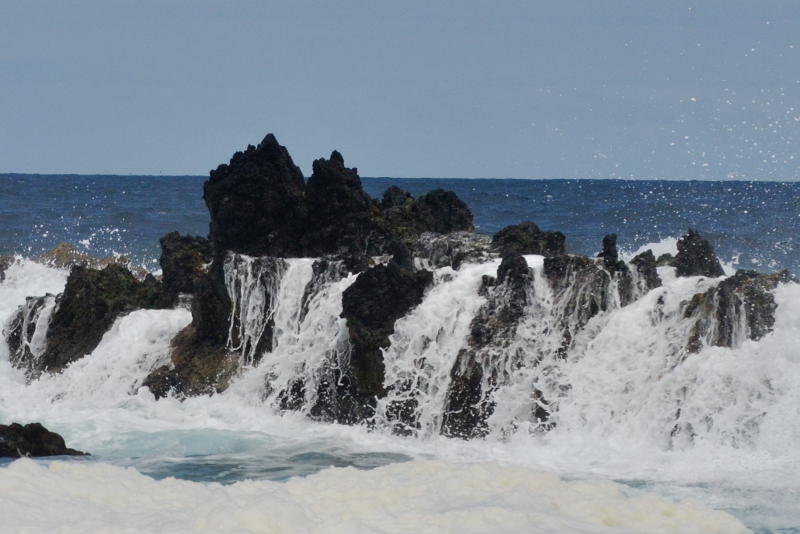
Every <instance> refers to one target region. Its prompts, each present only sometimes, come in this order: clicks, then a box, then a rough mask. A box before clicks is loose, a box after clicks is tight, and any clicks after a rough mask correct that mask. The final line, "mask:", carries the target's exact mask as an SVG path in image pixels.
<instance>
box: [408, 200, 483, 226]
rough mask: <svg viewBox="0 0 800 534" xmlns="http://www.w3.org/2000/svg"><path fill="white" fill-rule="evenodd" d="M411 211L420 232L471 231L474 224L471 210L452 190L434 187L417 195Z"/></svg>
mask: <svg viewBox="0 0 800 534" xmlns="http://www.w3.org/2000/svg"><path fill="white" fill-rule="evenodd" d="M413 212H414V214H415V216H416V218H417V220H418V221H419V228H420V230H421V231H422V232H437V233H439V234H447V233H450V232H461V231H466V232H472V231H474V230H475V226H474V223H473V220H472V212H470V211H469V208H468V207H467V205H466V204H464V202H462V201H461V199H460V198H458V196H457V195H456V194H455V193H453V192H452V191H445V190H444V189H434V190H433V191H429V192H427V193H425V194H424V195H422V196H421V197H419V198H418V199H417V200H416V202H415V203H414V207H413Z"/></svg>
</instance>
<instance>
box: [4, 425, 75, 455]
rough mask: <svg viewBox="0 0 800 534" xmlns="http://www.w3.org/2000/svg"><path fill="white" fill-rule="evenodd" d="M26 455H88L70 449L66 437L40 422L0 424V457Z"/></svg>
mask: <svg viewBox="0 0 800 534" xmlns="http://www.w3.org/2000/svg"><path fill="white" fill-rule="evenodd" d="M25 456H33V457H37V456H88V453H86V452H82V451H77V450H75V449H70V448H69V447H67V445H66V444H65V443H64V438H62V437H61V436H60V435H59V434H56V433H55V432H51V431H49V430H47V429H46V428H45V427H43V426H42V425H41V424H39V423H29V424H27V425H21V424H19V423H11V424H10V425H0V458H22V457H25Z"/></svg>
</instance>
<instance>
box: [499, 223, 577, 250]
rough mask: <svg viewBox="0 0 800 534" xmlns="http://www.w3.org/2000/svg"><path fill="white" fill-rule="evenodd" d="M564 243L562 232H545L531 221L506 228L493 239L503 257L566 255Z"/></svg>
mask: <svg viewBox="0 0 800 534" xmlns="http://www.w3.org/2000/svg"><path fill="white" fill-rule="evenodd" d="M564 243H565V238H564V234H562V233H561V232H543V231H541V230H539V227H538V226H536V225H535V224H533V223H532V222H530V221H525V222H521V223H519V224H514V225H511V226H506V227H505V228H503V229H502V230H500V231H499V232H497V233H496V234H495V235H494V237H492V246H493V247H494V248H495V250H497V251H498V252H500V253H501V254H503V255H505V254H539V255H541V256H558V255H561V254H564V253H565V245H564Z"/></svg>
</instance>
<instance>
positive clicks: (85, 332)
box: [31, 264, 162, 372]
mask: <svg viewBox="0 0 800 534" xmlns="http://www.w3.org/2000/svg"><path fill="white" fill-rule="evenodd" d="M161 298H162V294H161V287H160V284H159V283H158V282H157V281H156V280H155V279H154V278H153V277H152V276H148V277H147V278H145V280H143V281H139V280H137V279H136V278H135V277H134V276H133V275H132V274H131V273H130V271H128V270H127V269H125V268H124V267H122V266H120V265H116V264H111V265H108V266H106V267H105V268H104V269H102V270H96V269H89V268H86V267H81V266H76V267H73V269H72V271H71V272H70V275H69V278H68V279H67V285H66V287H65V288H64V292H63V293H62V294H61V295H59V296H58V298H57V301H56V308H55V310H54V311H53V315H52V319H51V321H50V326H49V328H48V330H47V348H46V349H45V351H44V353H43V354H42V355H41V357H40V358H38V359H37V360H35V361H33V362H31V368H32V370H34V371H50V372H57V371H60V370H61V369H63V368H64V367H65V366H67V365H68V364H70V363H72V362H73V361H75V360H77V359H79V358H82V357H83V356H85V355H87V354H90V353H91V352H92V351H93V350H94V349H95V347H97V345H98V344H99V343H100V340H101V339H102V337H103V334H105V333H106V331H108V329H109V328H110V327H111V325H112V324H113V323H114V321H115V320H116V319H117V317H119V316H120V315H122V314H123V313H126V312H130V311H133V310H136V309H141V308H154V307H158V305H159V303H160V299H161Z"/></svg>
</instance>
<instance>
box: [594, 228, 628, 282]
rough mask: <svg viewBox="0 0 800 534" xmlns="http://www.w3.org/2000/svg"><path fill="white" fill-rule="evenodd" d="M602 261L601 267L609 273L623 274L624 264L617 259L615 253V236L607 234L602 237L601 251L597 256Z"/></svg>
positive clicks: (625, 268) (617, 253) (616, 252)
mask: <svg viewBox="0 0 800 534" xmlns="http://www.w3.org/2000/svg"><path fill="white" fill-rule="evenodd" d="M597 257H598V258H602V259H603V265H604V266H605V268H606V269H607V270H608V271H610V272H612V273H613V272H625V271H626V270H627V267H625V262H623V261H621V260H620V259H619V252H618V251H617V234H608V235H606V236H604V237H603V250H602V251H601V252H600V254H598V255H597Z"/></svg>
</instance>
